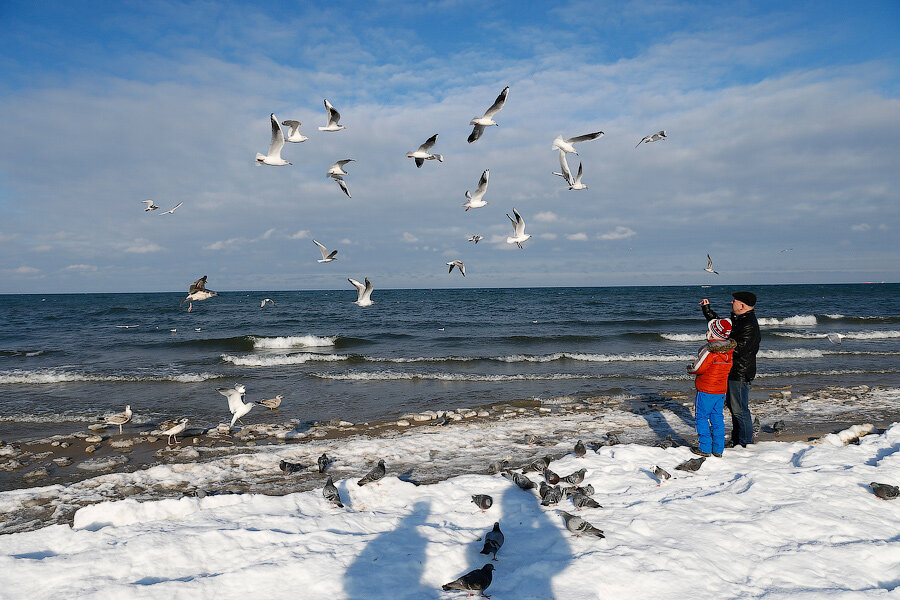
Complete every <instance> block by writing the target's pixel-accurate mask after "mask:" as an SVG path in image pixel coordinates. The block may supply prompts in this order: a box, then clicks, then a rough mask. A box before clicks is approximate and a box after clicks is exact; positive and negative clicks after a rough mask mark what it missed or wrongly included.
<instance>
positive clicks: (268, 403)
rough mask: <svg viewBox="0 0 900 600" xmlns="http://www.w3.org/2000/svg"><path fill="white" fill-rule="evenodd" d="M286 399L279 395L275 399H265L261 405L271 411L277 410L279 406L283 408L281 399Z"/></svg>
mask: <svg viewBox="0 0 900 600" xmlns="http://www.w3.org/2000/svg"><path fill="white" fill-rule="evenodd" d="M282 398H284V396H282V395H281V394H278V395H277V396H275V397H274V398H265V399H264V400H260V401H259V403H260V404H261V405H262V406H265V407H266V408H269V409H271V410H275V409H276V408H278V407H279V406H281V399H282Z"/></svg>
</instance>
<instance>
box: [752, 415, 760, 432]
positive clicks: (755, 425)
mask: <svg viewBox="0 0 900 600" xmlns="http://www.w3.org/2000/svg"><path fill="white" fill-rule="evenodd" d="M760 427H761V425H760V424H759V417H753V433H759V430H760Z"/></svg>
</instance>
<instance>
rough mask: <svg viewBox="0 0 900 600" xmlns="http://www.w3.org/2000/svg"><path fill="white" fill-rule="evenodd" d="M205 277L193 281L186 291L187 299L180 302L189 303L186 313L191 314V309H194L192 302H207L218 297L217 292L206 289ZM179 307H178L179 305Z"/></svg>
mask: <svg viewBox="0 0 900 600" xmlns="http://www.w3.org/2000/svg"><path fill="white" fill-rule="evenodd" d="M206 277H207V276H206V275H204V276H203V277H201V278H200V279H198V280H197V281H195V282H194V283H192V284H191V287H190V288H189V289H188V295H187V297H186V298H185V299H184V300H182V301H181V304H184V303H185V302H190V304H188V312H191V309H193V308H194V302H200V301H201V300H208V299H209V298H212V297H213V296H218V295H219V294H218V293H217V292H214V291H212V290H208V289H206ZM179 306H180V305H179Z"/></svg>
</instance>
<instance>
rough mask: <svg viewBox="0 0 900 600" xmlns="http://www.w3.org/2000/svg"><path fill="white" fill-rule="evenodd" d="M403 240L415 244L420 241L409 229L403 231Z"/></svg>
mask: <svg viewBox="0 0 900 600" xmlns="http://www.w3.org/2000/svg"><path fill="white" fill-rule="evenodd" d="M403 241H404V242H406V243H407V244H415V243H416V242H418V241H419V238H417V237H416V236H414V235H413V234H411V233H409V232H408V231H404V232H403ZM426 249H427V248H426Z"/></svg>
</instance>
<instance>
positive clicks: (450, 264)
mask: <svg viewBox="0 0 900 600" xmlns="http://www.w3.org/2000/svg"><path fill="white" fill-rule="evenodd" d="M447 266H449V267H450V269H449V270H448V271H447V272H448V273H452V272H453V267H455V266H456V263H455V262H448V263H447Z"/></svg>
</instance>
